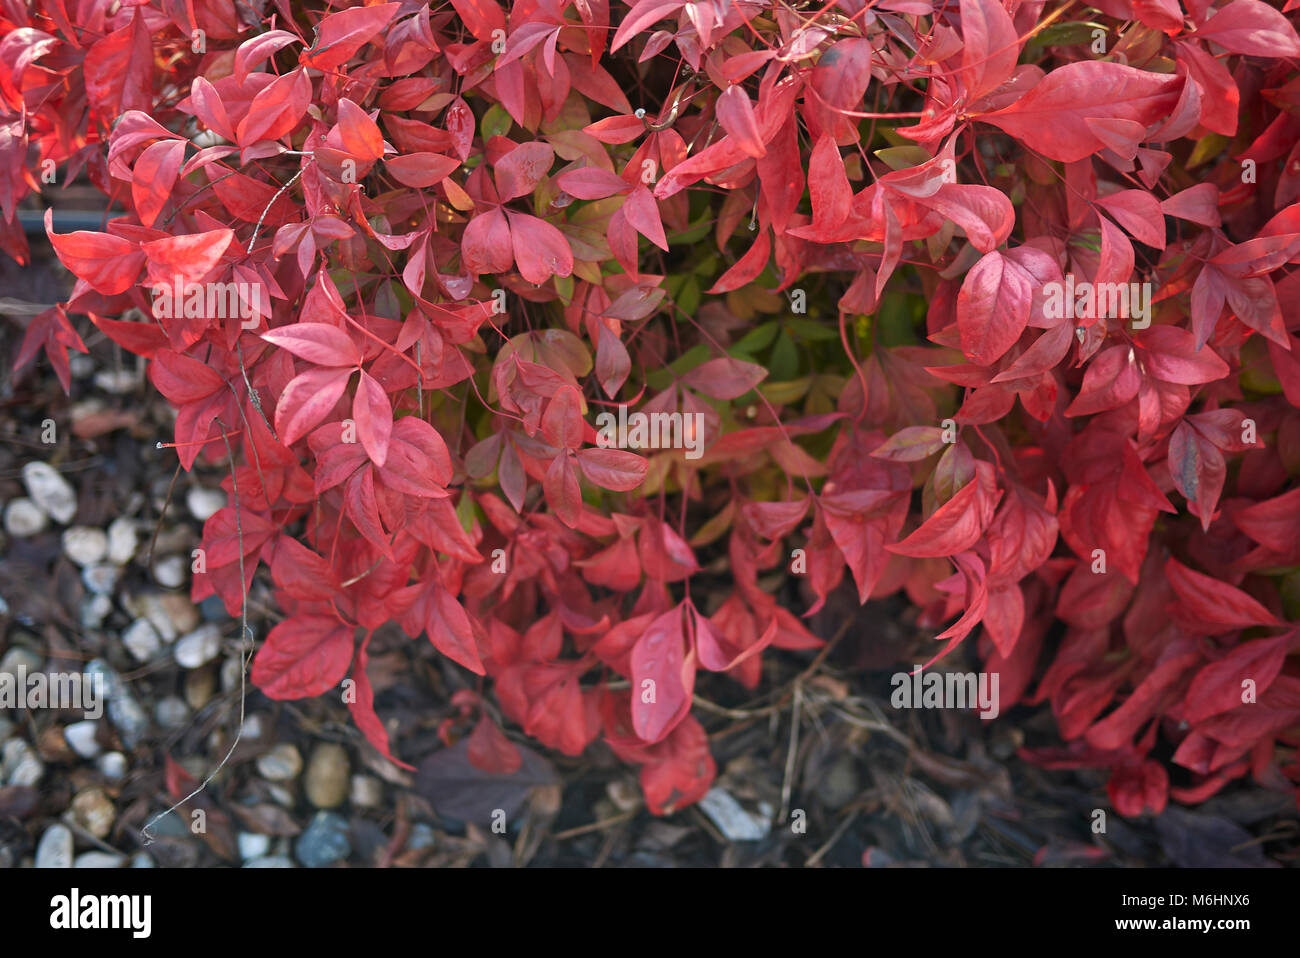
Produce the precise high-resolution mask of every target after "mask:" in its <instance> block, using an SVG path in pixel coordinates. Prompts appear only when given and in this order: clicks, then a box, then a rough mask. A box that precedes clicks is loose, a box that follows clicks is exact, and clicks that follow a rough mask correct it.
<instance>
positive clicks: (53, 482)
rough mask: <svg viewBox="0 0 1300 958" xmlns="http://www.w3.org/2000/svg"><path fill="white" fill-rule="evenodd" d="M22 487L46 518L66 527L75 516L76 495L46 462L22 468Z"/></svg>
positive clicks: (34, 463)
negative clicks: (24, 487) (23, 486)
mask: <svg viewBox="0 0 1300 958" xmlns="http://www.w3.org/2000/svg"><path fill="white" fill-rule="evenodd" d="M23 485H25V486H26V487H27V494H28V495H29V496H31V497H32V501H33V502H35V503H36V505H37V507H38V508H40V510H41V511H42V512H44V513H45V514H46V515H47V516H49V517H50V518H51V519H53V520H54V521H55V522H60V523H63V524H64V525H67V524H68V523H69V522H71V521H72V517H73V516H75V515H76V514H77V495H76V493H75V492H73V491H72V486H71V485H70V484H69V483H68V480H66V479H64V478H63V477H62V476H61V475H59V474H58V473H57V472H56V471H55V470H54V468H53V467H52V466H51V465H50V464H49V463H46V462H29V463H27V465H25V466H23Z"/></svg>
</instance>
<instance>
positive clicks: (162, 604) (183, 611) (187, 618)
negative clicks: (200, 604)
mask: <svg viewBox="0 0 1300 958" xmlns="http://www.w3.org/2000/svg"><path fill="white" fill-rule="evenodd" d="M139 606H140V614H141V615H143V616H144V617H145V618H146V619H148V620H149V622H150V623H152V625H153V627H154V628H155V629H157V630H158V635H159V636H161V637H162V640H163V641H164V642H175V641H176V639H177V637H179V636H182V635H184V634H185V633H186V632H191V631H193V630H194V629H195V628H197V627H198V624H199V610H198V609H196V608H195V607H194V603H193V602H191V601H190V600H189V599H188V598H187V597H186V596H184V595H182V594H181V593H179V592H160V593H159V592H155V593H151V594H149V595H146V596H143V597H142V598H141V599H140V602H139Z"/></svg>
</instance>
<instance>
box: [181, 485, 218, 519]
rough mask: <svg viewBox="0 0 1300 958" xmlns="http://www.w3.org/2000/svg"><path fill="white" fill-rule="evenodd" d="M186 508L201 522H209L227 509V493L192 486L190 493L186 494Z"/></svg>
mask: <svg viewBox="0 0 1300 958" xmlns="http://www.w3.org/2000/svg"><path fill="white" fill-rule="evenodd" d="M185 507H186V508H187V509H189V510H190V514H191V515H192V516H194V518H195V519H198V520H199V522H207V521H208V520H209V519H211V518H212V517H213V516H214V515H216V514H217V512H219V511H220V510H221V509H224V508H225V507H226V493H225V492H224V491H223V490H221V489H205V488H203V487H202V486H190V488H189V491H188V492H186V493H185Z"/></svg>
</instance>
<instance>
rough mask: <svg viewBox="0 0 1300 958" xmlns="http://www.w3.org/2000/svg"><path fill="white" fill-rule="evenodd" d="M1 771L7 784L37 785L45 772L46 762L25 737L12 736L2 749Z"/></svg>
mask: <svg viewBox="0 0 1300 958" xmlns="http://www.w3.org/2000/svg"><path fill="white" fill-rule="evenodd" d="M0 771H2V772H3V773H4V774H3V779H4V783H5V784H6V785H36V784H37V783H39V782H40V780H41V776H43V775H44V774H45V763H44V762H42V761H41V759H40V756H38V755H37V754H36V752H35V751H34V750H33V749H32V747H31V746H30V745H28V744H27V742H26V741H25V740H24V739H21V738H12V739H10V740H9V741H7V742H5V744H4V749H3V750H2V751H0Z"/></svg>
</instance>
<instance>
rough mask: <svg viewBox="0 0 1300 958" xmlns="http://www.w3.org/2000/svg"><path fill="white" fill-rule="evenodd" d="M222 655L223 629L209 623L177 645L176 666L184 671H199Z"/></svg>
mask: <svg viewBox="0 0 1300 958" xmlns="http://www.w3.org/2000/svg"><path fill="white" fill-rule="evenodd" d="M220 653H221V629H220V628H219V627H218V626H216V625H213V624H211V623H208V624H207V625H201V626H199V627H198V628H197V629H195V630H194V631H193V632H191V633H190V634H189V635H186V636H184V637H183V638H181V639H180V640H178V641H177V643H176V649H175V652H174V654H175V656H176V664H177V665H179V666H180V667H181V668H183V669H197V668H199V666H202V665H206V664H207V663H209V662H211V661H212V660H213V659H215V658H216V657H217V656H218V655H219V654H220Z"/></svg>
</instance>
